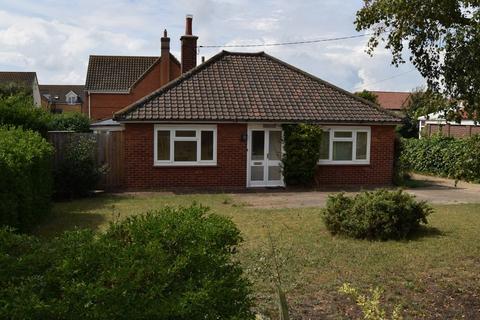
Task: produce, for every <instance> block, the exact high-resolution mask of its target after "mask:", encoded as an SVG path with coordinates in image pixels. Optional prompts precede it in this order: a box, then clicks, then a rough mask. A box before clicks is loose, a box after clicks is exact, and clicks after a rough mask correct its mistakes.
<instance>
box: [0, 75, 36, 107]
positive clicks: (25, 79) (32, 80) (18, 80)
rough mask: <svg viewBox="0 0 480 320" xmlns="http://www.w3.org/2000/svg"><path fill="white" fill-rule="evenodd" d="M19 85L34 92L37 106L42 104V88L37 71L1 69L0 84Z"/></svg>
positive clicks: (34, 100) (33, 95)
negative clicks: (39, 84) (40, 88)
mask: <svg viewBox="0 0 480 320" xmlns="http://www.w3.org/2000/svg"><path fill="white" fill-rule="evenodd" d="M11 84H13V85H17V86H21V87H24V88H25V89H27V90H29V91H30V92H31V93H32V98H33V102H34V104H35V106H37V107H40V106H41V98H40V90H39V87H38V78H37V73H36V72H17V71H0V85H2V86H8V85H11Z"/></svg>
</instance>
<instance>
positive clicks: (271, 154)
mask: <svg viewBox="0 0 480 320" xmlns="http://www.w3.org/2000/svg"><path fill="white" fill-rule="evenodd" d="M269 137H270V141H269V146H268V159H269V160H281V159H282V132H281V131H270V136H269Z"/></svg>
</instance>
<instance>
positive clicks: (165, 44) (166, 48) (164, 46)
mask: <svg viewBox="0 0 480 320" xmlns="http://www.w3.org/2000/svg"><path fill="white" fill-rule="evenodd" d="M160 43H161V56H160V57H161V59H160V85H161V86H163V85H164V84H166V83H168V82H170V80H171V79H170V38H169V37H168V36H167V29H165V30H164V31H163V37H162V39H161V40H160Z"/></svg>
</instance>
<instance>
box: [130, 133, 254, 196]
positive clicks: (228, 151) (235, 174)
mask: <svg viewBox="0 0 480 320" xmlns="http://www.w3.org/2000/svg"><path fill="white" fill-rule="evenodd" d="M153 128H154V125H153V124H126V125H125V170H126V172H125V173H126V174H125V176H126V178H125V180H126V181H125V183H126V185H125V187H126V188H127V189H131V190H139V189H169V188H170V189H171V188H196V189H204V188H215V189H220V188H227V189H243V188H245V186H246V174H247V172H246V168H247V164H246V159H247V144H246V142H243V141H242V139H241V137H242V134H244V133H246V132H247V125H246V124H218V125H217V166H212V167H154V166H153V134H154V133H153Z"/></svg>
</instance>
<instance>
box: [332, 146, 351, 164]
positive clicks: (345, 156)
mask: <svg viewBox="0 0 480 320" xmlns="http://www.w3.org/2000/svg"><path fill="white" fill-rule="evenodd" d="M352 148H353V142H350V141H334V142H333V160H337V161H345V160H352Z"/></svg>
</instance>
